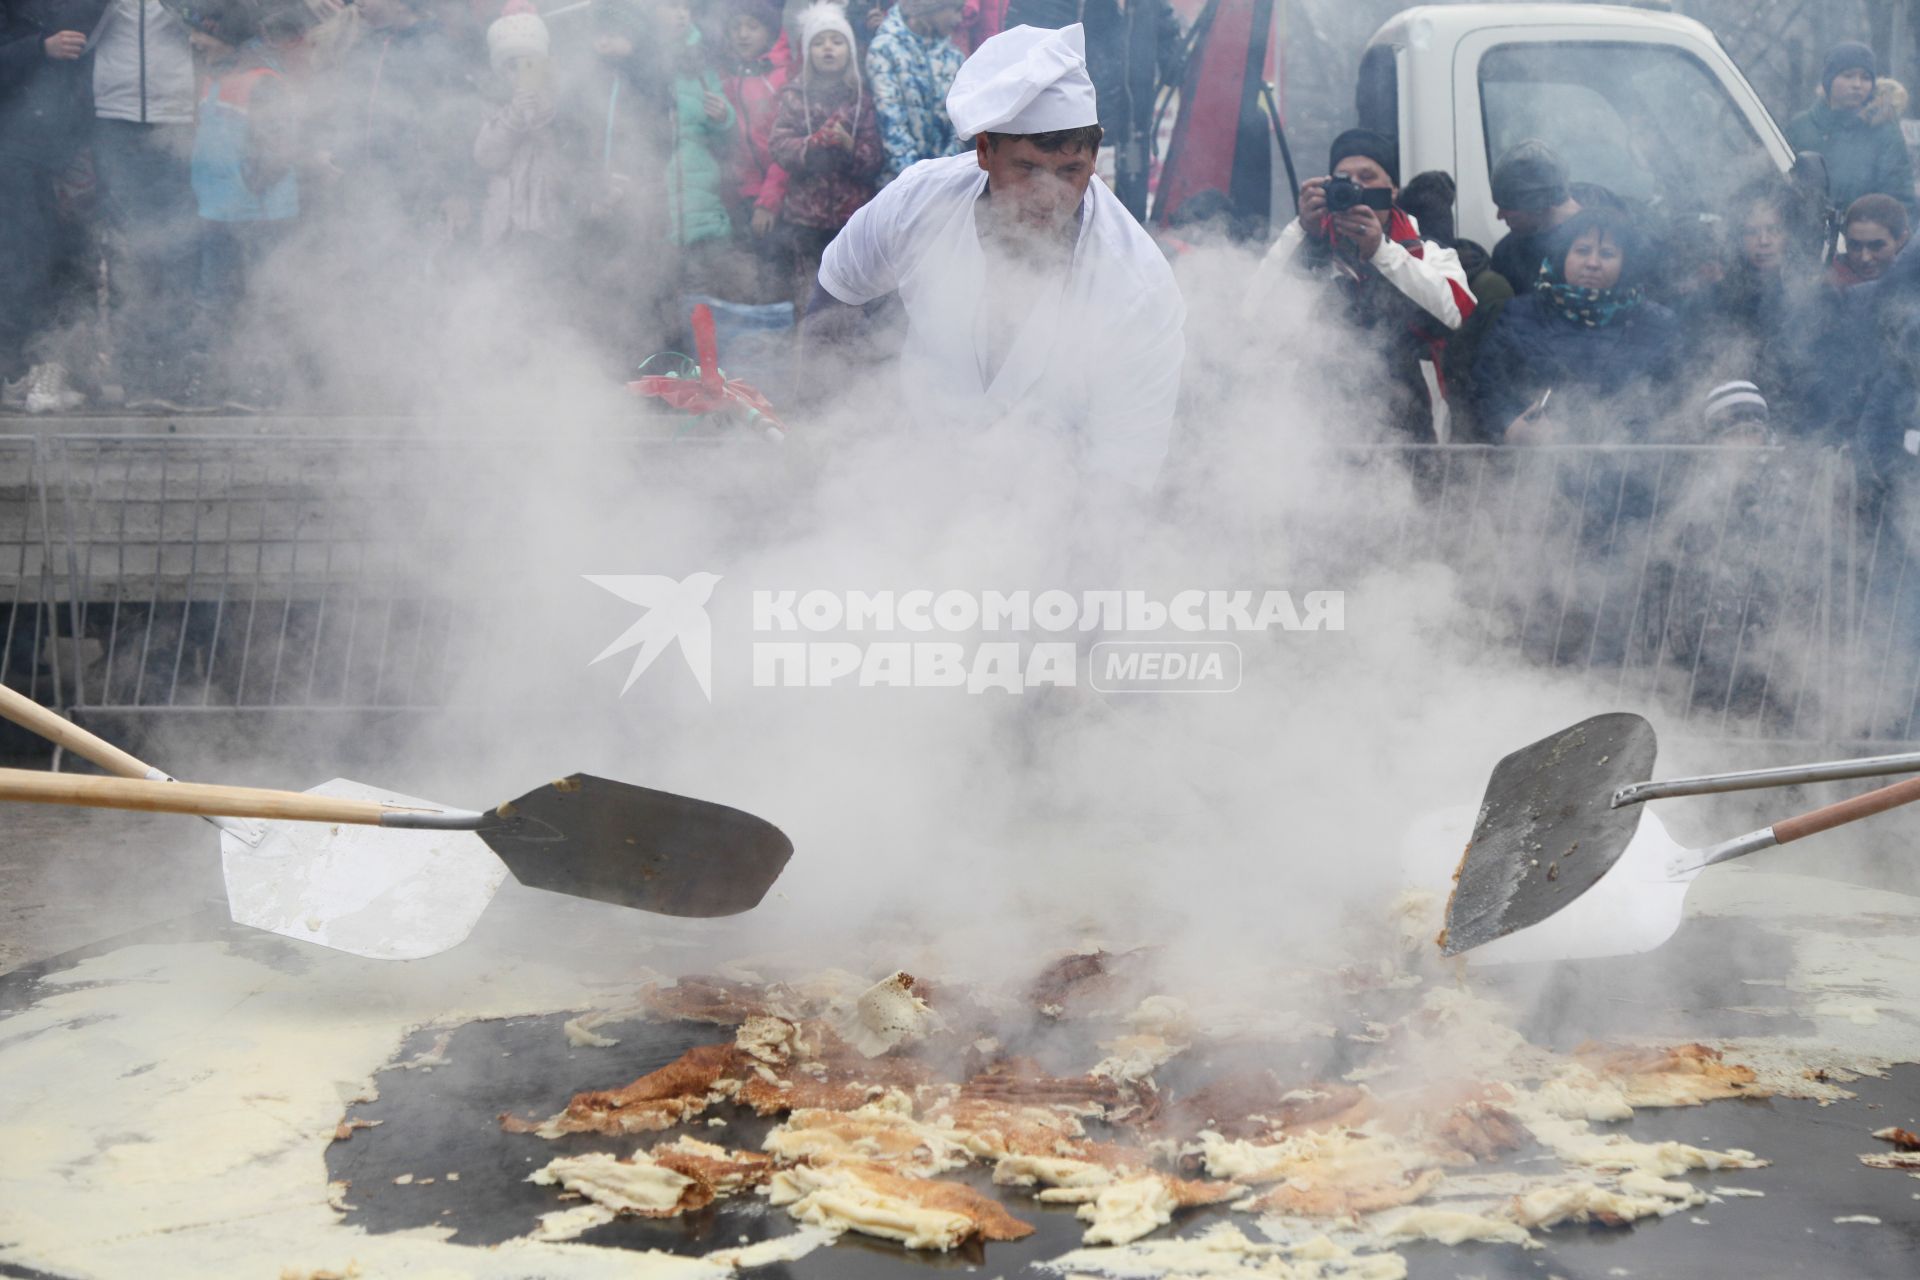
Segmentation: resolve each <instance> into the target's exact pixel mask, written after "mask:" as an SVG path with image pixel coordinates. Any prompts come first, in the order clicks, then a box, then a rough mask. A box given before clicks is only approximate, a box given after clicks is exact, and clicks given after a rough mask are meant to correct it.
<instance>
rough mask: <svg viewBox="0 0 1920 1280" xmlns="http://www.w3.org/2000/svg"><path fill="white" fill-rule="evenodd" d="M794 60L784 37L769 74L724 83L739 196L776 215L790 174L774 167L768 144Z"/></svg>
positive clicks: (770, 58) (739, 74)
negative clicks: (730, 112)
mask: <svg viewBox="0 0 1920 1280" xmlns="http://www.w3.org/2000/svg"><path fill="white" fill-rule="evenodd" d="M790 60H791V55H790V53H789V52H788V49H787V37H786V33H785V32H782V33H781V35H780V39H779V41H778V42H777V43H776V44H775V45H774V47H773V49H772V50H771V51H770V53H769V54H768V57H767V63H768V69H767V70H766V71H764V72H747V71H740V72H735V73H734V74H731V75H728V76H725V77H723V78H722V79H721V81H720V86H721V89H722V90H723V91H724V92H725V93H726V95H727V100H728V101H729V102H731V103H733V115H734V139H733V174H734V184H735V185H734V192H735V195H736V196H737V197H738V198H740V199H742V200H752V201H753V202H754V203H755V204H757V205H758V206H760V207H761V208H763V209H769V210H772V211H773V212H775V213H778V212H779V211H780V205H781V202H782V201H783V200H785V199H786V194H787V171H786V170H785V169H782V168H781V167H780V166H779V165H778V164H776V163H775V162H774V159H773V153H772V152H771V151H770V150H768V147H767V139H768V135H770V134H771V133H772V132H773V118H774V116H775V115H776V114H778V112H779V108H780V90H781V89H783V88H785V87H786V83H787V65H788V63H789V61H790Z"/></svg>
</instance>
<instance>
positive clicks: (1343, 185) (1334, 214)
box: [1300, 174, 1393, 260]
mask: <svg viewBox="0 0 1920 1280" xmlns="http://www.w3.org/2000/svg"><path fill="white" fill-rule="evenodd" d="M1392 207H1393V192H1392V191H1390V190H1388V189H1387V188H1385V187H1365V186H1361V185H1360V184H1359V183H1357V182H1355V181H1354V180H1353V179H1352V178H1348V177H1346V176H1344V175H1341V174H1335V175H1334V176H1333V177H1331V178H1309V179H1308V180H1307V181H1306V182H1304V183H1302V184H1301V187H1300V226H1301V229H1302V230H1304V231H1305V232H1306V233H1307V235H1308V236H1309V237H1311V238H1313V239H1315V240H1318V239H1322V238H1323V237H1324V236H1325V235H1326V234H1327V233H1328V232H1331V233H1332V235H1333V238H1334V239H1336V240H1339V241H1344V242H1345V243H1347V244H1349V245H1351V246H1352V247H1353V249H1354V250H1355V251H1356V252H1357V253H1358V255H1359V256H1360V258H1361V259H1362V260H1365V259H1367V258H1371V257H1372V256H1373V255H1374V252H1375V251H1376V250H1377V249H1379V247H1380V240H1381V234H1382V232H1381V220H1382V218H1383V217H1384V216H1385V214H1386V211H1387V210H1389V209H1391V208H1392Z"/></svg>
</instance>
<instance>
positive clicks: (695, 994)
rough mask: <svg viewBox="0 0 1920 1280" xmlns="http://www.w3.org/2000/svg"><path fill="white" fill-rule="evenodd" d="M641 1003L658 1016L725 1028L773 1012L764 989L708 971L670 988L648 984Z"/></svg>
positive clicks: (682, 979)
mask: <svg viewBox="0 0 1920 1280" xmlns="http://www.w3.org/2000/svg"><path fill="white" fill-rule="evenodd" d="M640 1004H641V1007H643V1008H644V1009H646V1011H647V1012H648V1013H650V1014H652V1015H653V1016H655V1017H656V1018H664V1019H668V1020H676V1021H681V1022H711V1023H714V1024H715V1025H717V1026H722V1027H737V1026H739V1025H740V1024H741V1023H743V1022H745V1021H746V1020H747V1019H748V1018H751V1017H753V1016H755V1015H756V1014H763V1013H770V1012H772V1010H771V1009H769V1007H768V1001H767V998H766V993H765V991H764V990H763V989H762V988H760V987H756V986H749V985H748V984H746V983H744V982H728V981H727V980H726V979H725V978H714V977H709V976H706V975H704V974H700V975H691V976H688V977H684V978H681V979H680V980H679V981H677V982H675V983H674V984H673V985H672V986H670V987H662V986H656V985H649V986H647V987H644V988H642V989H641V991H640Z"/></svg>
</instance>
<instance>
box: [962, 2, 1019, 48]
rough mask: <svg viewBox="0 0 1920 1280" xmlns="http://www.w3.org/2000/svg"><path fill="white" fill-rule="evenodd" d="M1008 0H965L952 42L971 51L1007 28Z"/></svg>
mask: <svg viewBox="0 0 1920 1280" xmlns="http://www.w3.org/2000/svg"><path fill="white" fill-rule="evenodd" d="M1007 5H1008V0H967V7H966V8H964V9H962V10H961V11H960V25H959V26H958V27H956V28H954V32H953V42H954V43H955V44H957V45H959V46H960V47H961V48H962V49H965V50H966V51H967V52H968V53H972V52H973V51H974V50H975V49H978V48H979V47H980V46H981V44H982V43H983V42H985V41H986V40H988V39H990V38H991V37H993V36H997V35H999V34H1000V33H1001V32H1002V31H1005V30H1006V29H1007Z"/></svg>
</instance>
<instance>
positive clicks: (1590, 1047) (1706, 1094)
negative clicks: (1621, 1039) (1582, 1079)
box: [1573, 1041, 1755, 1107]
mask: <svg viewBox="0 0 1920 1280" xmlns="http://www.w3.org/2000/svg"><path fill="white" fill-rule="evenodd" d="M1573 1056H1574V1060H1575V1061H1576V1062H1578V1063H1580V1064H1581V1065H1582V1066H1585V1067H1587V1068H1589V1069H1591V1070H1593V1071H1595V1072H1598V1073H1599V1074H1601V1075H1605V1076H1609V1077H1612V1078H1613V1079H1614V1080H1615V1081H1616V1082H1617V1083H1619V1085H1620V1087H1621V1092H1622V1093H1624V1094H1625V1095H1626V1100H1627V1105H1628V1106H1631V1107H1689V1106H1698V1105H1699V1104H1700V1103H1703V1102H1713V1101H1716V1100H1718V1099H1721V1098H1741V1097H1751V1096H1753V1094H1754V1081H1755V1076H1754V1074H1753V1071H1752V1070H1751V1069H1750V1068H1748V1067H1743V1066H1741V1065H1739V1064H1738V1063H1733V1062H1727V1061H1726V1060H1724V1059H1723V1058H1722V1057H1721V1054H1720V1051H1719V1050H1718V1049H1710V1048H1708V1047H1707V1046H1706V1045H1703V1044H1681V1045H1670V1046H1661V1047H1658V1048H1642V1047H1639V1046H1635V1045H1609V1044H1602V1043H1599V1042H1596V1041H1589V1042H1587V1043H1585V1044H1582V1045H1580V1046H1578V1047H1577V1048H1575V1049H1574V1051H1573Z"/></svg>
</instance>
